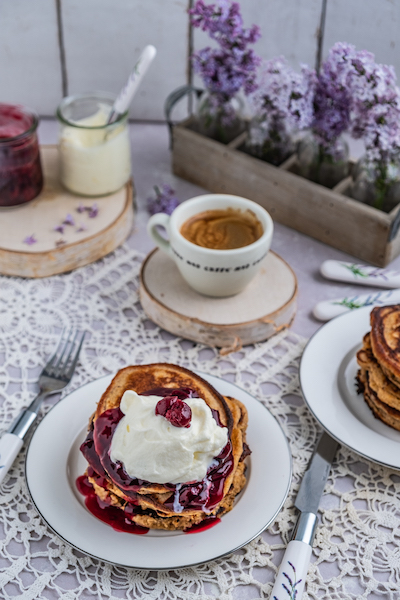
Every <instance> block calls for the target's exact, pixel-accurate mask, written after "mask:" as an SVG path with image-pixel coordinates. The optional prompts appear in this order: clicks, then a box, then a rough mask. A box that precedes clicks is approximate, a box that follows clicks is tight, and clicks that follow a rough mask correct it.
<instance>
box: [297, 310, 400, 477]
mask: <svg viewBox="0 0 400 600" xmlns="http://www.w3.org/2000/svg"><path fill="white" fill-rule="evenodd" d="M370 314H371V307H370V306H367V307H365V308H359V309H357V310H354V311H353V312H349V313H346V314H343V315H341V316H339V317H336V318H335V319H332V320H331V321H329V322H328V323H326V324H325V325H323V326H322V327H321V328H320V329H319V330H318V331H317V332H316V333H315V334H314V336H313V337H312V338H311V339H310V341H309V342H308V344H307V346H306V348H305V350H304V353H303V357H302V360H301V364H300V383H301V388H302V392H303V396H304V398H305V401H306V403H307V405H308V408H309V409H310V411H311V412H312V414H313V415H314V417H315V418H316V419H317V421H319V423H320V424H321V425H322V427H323V428H324V429H325V430H326V431H327V432H328V433H329V434H330V435H331V436H332V437H333V438H335V439H336V440H338V441H339V442H340V443H342V444H344V445H345V446H347V447H348V448H350V449H352V450H354V451H355V452H357V453H358V454H360V455H362V456H364V457H365V458H368V459H369V460H372V461H374V462H377V463H380V464H382V465H385V466H387V467H391V468H393V469H399V470H400V431H397V430H396V429H393V428H392V427H389V426H388V425H386V424H385V423H383V422H382V421H381V420H379V419H377V418H376V417H375V416H374V414H373V412H372V411H371V409H370V408H369V406H368V405H367V403H366V401H365V399H364V396H363V394H362V393H359V392H358V386H357V380H356V376H357V372H358V370H359V366H358V363H357V359H356V353H357V352H358V351H359V350H360V349H361V348H362V346H363V337H364V335H365V334H366V333H367V332H368V331H370V330H371V326H370Z"/></svg>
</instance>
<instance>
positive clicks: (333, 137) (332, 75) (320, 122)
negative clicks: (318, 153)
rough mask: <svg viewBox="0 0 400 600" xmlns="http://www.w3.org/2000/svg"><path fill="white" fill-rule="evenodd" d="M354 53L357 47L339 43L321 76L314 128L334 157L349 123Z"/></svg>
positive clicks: (318, 137) (323, 64) (326, 61)
mask: <svg viewBox="0 0 400 600" xmlns="http://www.w3.org/2000/svg"><path fill="white" fill-rule="evenodd" d="M355 56H356V51H355V48H354V46H352V45H351V44H346V43H344V42H338V43H336V44H335V45H334V46H333V47H332V48H331V50H330V51H329V54H328V57H327V59H326V60H325V61H324V62H323V63H322V67H321V71H320V73H319V75H318V82H317V86H316V90H315V97H314V114H315V116H314V121H313V124H312V130H313V132H314V134H315V136H316V138H317V141H318V142H319V144H320V145H321V146H322V148H323V149H324V151H325V152H326V153H327V154H331V155H332V156H334V157H335V152H336V144H337V141H338V138H339V136H340V135H341V134H342V133H343V132H344V131H346V130H347V129H348V128H349V125H350V112H351V108H352V93H351V89H350V85H349V84H350V78H351V74H352V70H353V66H352V60H353V59H354V58H355Z"/></svg>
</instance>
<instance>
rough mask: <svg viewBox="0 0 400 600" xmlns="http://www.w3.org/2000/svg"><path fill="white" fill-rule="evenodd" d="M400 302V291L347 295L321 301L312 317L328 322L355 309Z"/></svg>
mask: <svg viewBox="0 0 400 600" xmlns="http://www.w3.org/2000/svg"><path fill="white" fill-rule="evenodd" d="M398 302H400V290H390V291H388V292H372V293H370V294H360V295H359V294H349V295H348V296H345V297H344V298H335V299H333V300H323V301H322V302H318V304H316V305H315V307H314V310H313V315H314V317H315V318H316V319H318V320H319V321H329V320H330V319H333V318H334V317H337V316H339V315H342V314H343V313H346V312H349V311H350V310H354V309H356V308H363V307H364V306H370V307H371V309H372V307H373V306H384V305H385V304H396V303H398Z"/></svg>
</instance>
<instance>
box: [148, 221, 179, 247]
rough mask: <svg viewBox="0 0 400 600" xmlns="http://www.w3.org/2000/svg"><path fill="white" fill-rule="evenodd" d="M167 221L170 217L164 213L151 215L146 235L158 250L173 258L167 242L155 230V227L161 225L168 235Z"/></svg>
mask: <svg viewBox="0 0 400 600" xmlns="http://www.w3.org/2000/svg"><path fill="white" fill-rule="evenodd" d="M169 220H170V216H169V215H167V214H166V213H156V214H155V215H152V216H151V217H150V219H149V221H148V223H147V233H148V234H149V236H150V237H151V238H152V239H153V241H154V242H155V243H156V245H157V246H158V247H159V248H160V250H162V251H163V252H165V253H166V254H168V255H169V256H173V254H172V250H171V245H170V243H169V241H168V240H166V239H165V238H164V237H163V236H162V235H161V234H160V232H159V231H158V230H157V225H162V227H165V229H166V230H167V233H168V235H169Z"/></svg>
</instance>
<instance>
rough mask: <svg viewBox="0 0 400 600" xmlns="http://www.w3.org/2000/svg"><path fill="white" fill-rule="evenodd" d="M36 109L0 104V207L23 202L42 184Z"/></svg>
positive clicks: (35, 192) (33, 196)
mask: <svg viewBox="0 0 400 600" xmlns="http://www.w3.org/2000/svg"><path fill="white" fill-rule="evenodd" d="M38 123H39V119H38V116H37V115H36V113H35V112H33V111H32V110H30V109H27V108H25V107H23V106H20V105H15V104H0V207H10V206H17V205H18V204H25V203H26V202H29V201H30V200H33V198H36V196H37V195H38V194H39V192H40V191H41V189H42V187H43V175H42V167H41V163H40V154H39V145H38V139H37V134H36V129H37V126H38Z"/></svg>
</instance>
